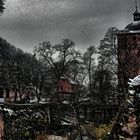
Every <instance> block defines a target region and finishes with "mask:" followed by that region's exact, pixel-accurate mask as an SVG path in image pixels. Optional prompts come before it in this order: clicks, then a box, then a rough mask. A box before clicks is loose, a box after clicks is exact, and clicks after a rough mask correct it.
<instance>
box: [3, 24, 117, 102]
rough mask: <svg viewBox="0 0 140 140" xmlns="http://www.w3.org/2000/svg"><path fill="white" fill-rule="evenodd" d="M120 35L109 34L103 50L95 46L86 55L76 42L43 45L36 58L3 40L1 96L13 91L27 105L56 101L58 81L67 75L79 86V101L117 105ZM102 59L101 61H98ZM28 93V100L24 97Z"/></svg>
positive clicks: (38, 48) (115, 33)
mask: <svg viewBox="0 0 140 140" xmlns="http://www.w3.org/2000/svg"><path fill="white" fill-rule="evenodd" d="M117 33H118V29H117V28H115V27H111V28H109V29H108V30H107V32H106V34H105V36H104V38H103V39H102V40H101V41H100V44H99V46H97V47H95V46H94V45H91V46H89V47H88V48H87V50H86V51H85V52H80V51H79V50H78V49H77V48H76V44H75V42H73V41H72V40H70V39H63V40H62V41H61V42H60V43H58V44H55V45H52V44H51V42H49V41H44V42H42V43H39V44H38V45H37V46H36V47H35V48H34V51H33V54H30V53H26V52H24V51H22V50H21V49H19V48H16V47H14V46H12V45H11V44H9V43H8V42H7V41H6V40H4V39H2V38H0V94H1V95H2V93H3V92H4V91H5V92H6V96H7V97H8V96H9V93H10V91H12V92H14V93H15V99H14V101H15V102H16V99H17V94H19V97H20V101H21V102H26V101H27V99H28V98H29V95H30V98H31V97H34V96H35V97H36V98H37V100H38V102H39V101H40V100H41V99H42V98H45V99H47V98H50V99H52V100H53V99H55V97H56V95H57V93H56V81H57V80H58V79H59V78H60V77H61V76H63V75H66V76H67V77H70V78H71V79H73V80H75V81H76V82H77V83H78V84H79V85H80V88H79V92H77V98H91V99H93V102H101V103H105V104H110V103H115V102H114V101H115V100H116V98H117V94H116V91H117ZM97 57H98V58H97ZM25 93H26V95H28V94H29V95H28V96H26V99H25V98H24V94H25Z"/></svg>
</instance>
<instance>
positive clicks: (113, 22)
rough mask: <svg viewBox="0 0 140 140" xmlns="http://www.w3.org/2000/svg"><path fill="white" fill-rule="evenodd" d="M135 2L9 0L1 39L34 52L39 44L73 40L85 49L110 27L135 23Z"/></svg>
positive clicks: (1, 19) (1, 23)
mask: <svg viewBox="0 0 140 140" xmlns="http://www.w3.org/2000/svg"><path fill="white" fill-rule="evenodd" d="M134 10H135V5H134V0H6V10H5V11H4V13H3V15H1V17H0V36H1V37H3V38H4V39H6V40H7V41H8V42H10V43H11V44H12V45H14V46H15V47H18V48H21V49H23V50H25V51H29V52H31V51H32V50H33V48H34V46H36V45H38V43H40V42H42V41H45V40H48V41H51V42H52V43H59V42H60V41H61V40H62V39H63V38H69V39H71V40H73V41H74V42H75V43H76V44H77V47H78V48H80V49H85V48H87V47H89V46H90V45H96V46H97V45H98V44H99V41H100V40H101V39H102V38H103V37H104V34H105V32H106V31H107V29H108V28H109V27H112V26H115V27H117V28H119V29H123V28H124V27H125V26H126V25H127V24H128V23H130V22H132V21H133V15H132V14H133V12H134Z"/></svg>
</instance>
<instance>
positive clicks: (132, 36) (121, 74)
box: [118, 2, 140, 93]
mask: <svg viewBox="0 0 140 140" xmlns="http://www.w3.org/2000/svg"><path fill="white" fill-rule="evenodd" d="M133 16H134V21H133V22H132V23H130V24H128V25H127V26H126V27H125V29H124V30H122V31H120V33H119V34H118V86H119V92H122V93H125V92H127V90H128V80H129V79H130V78H131V79H132V78H134V77H135V76H137V75H140V12H139V11H138V8H137V2H136V9H135V12H134V14H133Z"/></svg>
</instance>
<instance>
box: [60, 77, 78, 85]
mask: <svg viewBox="0 0 140 140" xmlns="http://www.w3.org/2000/svg"><path fill="white" fill-rule="evenodd" d="M60 79H67V80H68V81H69V83H70V84H72V85H78V83H77V82H76V81H74V80H72V79H71V78H70V77H67V76H61V77H60Z"/></svg>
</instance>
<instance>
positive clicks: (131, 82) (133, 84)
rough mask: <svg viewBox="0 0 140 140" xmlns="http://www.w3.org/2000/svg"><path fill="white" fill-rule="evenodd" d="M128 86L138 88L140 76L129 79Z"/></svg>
mask: <svg viewBox="0 0 140 140" xmlns="http://www.w3.org/2000/svg"><path fill="white" fill-rule="evenodd" d="M128 84H129V85H130V86H138V85H140V75H138V76H136V77H135V78H134V79H130V82H128Z"/></svg>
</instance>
